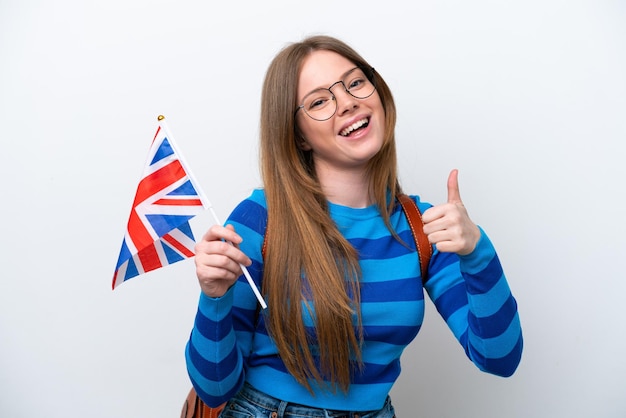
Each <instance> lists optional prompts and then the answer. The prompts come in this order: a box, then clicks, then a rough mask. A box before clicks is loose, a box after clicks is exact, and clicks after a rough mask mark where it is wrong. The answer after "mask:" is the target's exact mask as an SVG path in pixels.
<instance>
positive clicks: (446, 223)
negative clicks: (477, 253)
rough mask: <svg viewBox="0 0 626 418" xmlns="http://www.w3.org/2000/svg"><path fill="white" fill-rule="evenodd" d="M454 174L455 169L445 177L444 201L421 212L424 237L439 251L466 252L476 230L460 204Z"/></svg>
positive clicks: (476, 236) (470, 248) (472, 245)
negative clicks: (446, 186) (445, 190)
mask: <svg viewBox="0 0 626 418" xmlns="http://www.w3.org/2000/svg"><path fill="white" fill-rule="evenodd" d="M458 175H459V172H458V170H456V169H455V170H452V171H451V172H450V176H449V177H448V202H447V203H444V204H441V205H436V206H433V207H431V208H430V209H428V210H427V211H425V212H424V214H423V215H422V219H423V221H424V232H425V233H426V235H427V236H428V240H429V241H430V242H431V243H432V244H435V245H436V247H437V249H438V250H439V251H441V252H447V253H457V254H459V255H467V254H469V253H471V252H472V251H474V248H476V244H477V243H478V240H479V239H480V230H479V229H478V226H476V224H474V222H472V220H471V219H470V218H469V215H468V214H467V210H465V206H463V202H462V201H461V194H460V193H459V180H458Z"/></svg>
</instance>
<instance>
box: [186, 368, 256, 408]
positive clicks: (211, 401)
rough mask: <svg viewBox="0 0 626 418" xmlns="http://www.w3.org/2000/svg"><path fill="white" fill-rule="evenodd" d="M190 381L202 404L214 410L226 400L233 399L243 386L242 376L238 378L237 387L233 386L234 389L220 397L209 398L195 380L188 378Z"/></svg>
mask: <svg viewBox="0 0 626 418" xmlns="http://www.w3.org/2000/svg"><path fill="white" fill-rule="evenodd" d="M190 379H191V383H192V385H193V387H194V389H195V390H196V393H197V394H198V396H199V397H200V399H202V402H204V403H205V404H207V405H208V406H210V407H213V408H214V407H217V406H220V405H221V404H223V403H224V402H226V401H227V400H229V399H231V398H232V397H234V396H235V395H236V394H237V392H239V389H240V388H241V387H242V386H243V380H244V377H243V374H242V375H241V377H240V378H239V381H238V382H237V385H235V387H234V388H232V389H231V390H229V391H228V392H226V393H225V394H224V395H222V396H211V395H209V394H208V393H206V392H205V391H204V390H202V388H201V387H200V386H199V385H198V384H197V382H196V381H195V380H193V378H190Z"/></svg>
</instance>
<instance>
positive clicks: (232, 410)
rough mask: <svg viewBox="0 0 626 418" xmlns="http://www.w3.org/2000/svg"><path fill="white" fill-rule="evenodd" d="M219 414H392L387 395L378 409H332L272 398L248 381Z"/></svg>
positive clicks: (277, 417) (347, 417)
mask: <svg viewBox="0 0 626 418" xmlns="http://www.w3.org/2000/svg"><path fill="white" fill-rule="evenodd" d="M220 417H222V418H260V417H263V418H300V417H302V418H305V417H306V418H395V414H394V410H393V406H392V405H391V398H389V397H387V400H386V401H385V405H383V407H382V408H381V409H380V410H378V411H332V410H328V409H320V408H311V407H308V406H305V405H299V404H295V403H290V402H285V401H281V400H280V399H276V398H273V397H271V396H269V395H267V394H265V393H263V392H261V391H259V390H256V389H255V388H253V387H252V386H250V385H249V384H248V383H245V384H244V387H243V388H242V389H241V390H240V391H239V393H237V394H236V395H235V397H233V398H232V399H231V400H230V401H229V402H228V404H226V407H225V408H224V410H223V411H222V414H221V415H220Z"/></svg>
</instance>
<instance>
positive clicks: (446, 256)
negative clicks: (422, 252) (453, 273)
mask: <svg viewBox="0 0 626 418" xmlns="http://www.w3.org/2000/svg"><path fill="white" fill-rule="evenodd" d="M458 262H459V256H458V255H457V254H455V253H440V252H439V251H438V250H435V252H434V253H433V257H432V258H431V259H430V265H429V271H430V272H431V274H435V273H437V272H439V271H441V270H443V269H445V268H446V267H448V266H449V265H450V264H454V263H458Z"/></svg>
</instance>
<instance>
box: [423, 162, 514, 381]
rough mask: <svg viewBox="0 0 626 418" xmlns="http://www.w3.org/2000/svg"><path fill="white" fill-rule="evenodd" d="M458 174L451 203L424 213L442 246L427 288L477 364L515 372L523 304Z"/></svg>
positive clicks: (452, 185)
mask: <svg viewBox="0 0 626 418" xmlns="http://www.w3.org/2000/svg"><path fill="white" fill-rule="evenodd" d="M457 176H458V172H457V171H456V170H453V171H452V172H451V173H450V177H449V178H448V202H447V203H445V204H443V205H438V206H433V207H432V208H430V209H428V210H427V211H425V212H424V216H423V220H424V232H425V233H426V234H427V235H428V238H429V240H430V242H431V243H433V244H435V247H436V249H437V251H436V252H435V254H434V255H433V259H432V261H431V263H430V266H429V277H430V278H429V280H428V282H427V284H426V290H427V291H428V293H429V295H430V297H431V299H432V300H433V302H434V303H435V306H436V307H437V310H438V311H439V312H440V314H441V315H442V317H443V318H444V319H445V320H446V322H447V323H448V326H449V327H450V329H451V330H452V332H453V333H454V335H455V337H456V338H457V339H458V340H459V342H460V343H461V345H462V346H463V348H464V349H465V352H466V354H467V356H468V357H469V358H470V359H471V360H472V361H473V362H474V364H476V365H477V366H478V367H479V368H480V369H481V370H483V371H486V372H489V373H493V374H497V375H500V376H510V375H512V374H513V372H514V371H515V369H516V368H517V366H518V364H519V361H520V358H521V353H522V345H523V340H522V331H521V326H520V321H519V316H518V313H517V303H516V301H515V299H514V297H513V295H512V294H511V291H510V289H509V285H508V283H507V280H506V277H505V275H504V272H503V269H502V266H501V264H500V261H499V259H498V256H497V254H496V251H495V249H494V247H493V245H492V244H491V242H490V241H489V238H488V237H487V235H486V234H485V233H484V231H482V230H481V229H480V228H479V227H478V226H476V225H475V224H474V223H473V222H472V221H471V220H470V218H469V216H468V214H467V211H466V209H465V207H464V206H463V202H462V201H461V196H460V193H459V187H458V177H457Z"/></svg>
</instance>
